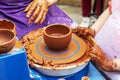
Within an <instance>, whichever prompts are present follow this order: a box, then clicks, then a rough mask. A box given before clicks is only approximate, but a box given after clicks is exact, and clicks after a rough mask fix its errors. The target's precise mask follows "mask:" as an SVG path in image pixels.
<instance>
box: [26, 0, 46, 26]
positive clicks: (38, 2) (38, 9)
mask: <svg viewBox="0 0 120 80" xmlns="http://www.w3.org/2000/svg"><path fill="white" fill-rule="evenodd" d="M24 12H27V14H26V17H28V18H29V17H30V16H31V17H30V19H29V21H28V23H29V24H30V23H32V22H33V21H34V20H35V22H34V23H35V24H38V23H40V24H42V23H43V21H44V20H45V18H46V14H47V12H48V2H47V0H33V1H32V2H31V3H30V4H29V5H28V6H27V7H26V8H25V10H24Z"/></svg>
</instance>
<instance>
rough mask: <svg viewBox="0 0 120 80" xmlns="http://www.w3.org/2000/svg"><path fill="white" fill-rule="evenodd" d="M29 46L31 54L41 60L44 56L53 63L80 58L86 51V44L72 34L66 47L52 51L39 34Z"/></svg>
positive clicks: (67, 61)
mask: <svg viewBox="0 0 120 80" xmlns="http://www.w3.org/2000/svg"><path fill="white" fill-rule="evenodd" d="M53 44H54V43H53ZM30 48H31V49H32V51H33V53H32V55H33V56H34V57H36V58H37V59H39V60H42V58H43V57H44V58H48V59H50V60H52V61H53V62H54V63H55V64H63V63H69V62H72V61H75V60H77V59H79V58H81V57H82V56H83V55H84V53H85V51H86V44H85V42H84V41H83V40H82V39H81V38H79V37H78V36H76V35H75V34H72V40H71V43H70V44H69V46H68V48H67V49H65V50H61V51H53V50H50V49H48V48H47V46H46V44H45V42H44V40H43V37H42V36H40V37H39V38H37V39H36V40H35V41H34V43H33V44H32V45H31V46H30Z"/></svg>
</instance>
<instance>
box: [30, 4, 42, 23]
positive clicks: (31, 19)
mask: <svg viewBox="0 0 120 80" xmlns="http://www.w3.org/2000/svg"><path fill="white" fill-rule="evenodd" d="M39 12H40V7H39V6H38V7H36V9H35V12H34V13H33V15H32V16H31V18H30V19H29V21H28V23H31V22H32V21H33V20H34V19H35V18H36V17H37V15H38V14H39Z"/></svg>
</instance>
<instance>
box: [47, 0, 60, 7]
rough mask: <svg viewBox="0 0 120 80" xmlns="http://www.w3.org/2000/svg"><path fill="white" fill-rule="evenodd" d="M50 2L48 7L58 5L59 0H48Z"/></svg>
mask: <svg viewBox="0 0 120 80" xmlns="http://www.w3.org/2000/svg"><path fill="white" fill-rule="evenodd" d="M47 1H48V6H51V5H53V4H56V3H57V2H58V1H59V0H47Z"/></svg>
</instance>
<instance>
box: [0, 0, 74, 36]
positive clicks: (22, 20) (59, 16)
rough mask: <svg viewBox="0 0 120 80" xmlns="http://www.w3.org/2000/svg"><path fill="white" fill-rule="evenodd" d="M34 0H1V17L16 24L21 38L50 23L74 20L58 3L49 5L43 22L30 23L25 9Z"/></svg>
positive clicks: (68, 23)
mask: <svg viewBox="0 0 120 80" xmlns="http://www.w3.org/2000/svg"><path fill="white" fill-rule="evenodd" d="M31 1H32V0H0V19H8V20H11V21H13V22H14V23H15V24H16V29H17V36H18V38H21V37H22V36H24V35H25V34H27V33H28V32H30V31H32V30H35V29H37V28H42V27H44V26H47V25H49V24H53V23H61V24H66V25H69V26H70V25H71V24H72V20H71V19H70V18H69V17H68V16H67V15H66V14H65V13H64V12H63V11H62V10H60V9H59V8H58V7H57V6H56V5H53V6H51V7H49V11H48V13H47V17H46V19H45V21H44V23H43V24H36V25H35V24H33V23H32V24H28V18H26V13H24V12H23V10H24V9H25V8H26V6H27V5H28V4H29V3H30V2H31Z"/></svg>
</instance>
